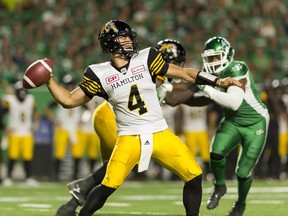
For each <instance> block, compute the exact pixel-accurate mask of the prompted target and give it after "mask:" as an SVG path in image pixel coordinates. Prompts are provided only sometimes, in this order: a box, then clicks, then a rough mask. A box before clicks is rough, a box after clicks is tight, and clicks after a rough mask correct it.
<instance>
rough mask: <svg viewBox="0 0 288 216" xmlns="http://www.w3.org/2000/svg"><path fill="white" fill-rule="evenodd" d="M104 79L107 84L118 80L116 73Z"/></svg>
mask: <svg viewBox="0 0 288 216" xmlns="http://www.w3.org/2000/svg"><path fill="white" fill-rule="evenodd" d="M105 80H106V83H107V84H111V83H114V82H116V81H118V80H119V75H118V74H114V75H112V76H109V77H107V78H106V79H105Z"/></svg>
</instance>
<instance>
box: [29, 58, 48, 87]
mask: <svg viewBox="0 0 288 216" xmlns="http://www.w3.org/2000/svg"><path fill="white" fill-rule="evenodd" d="M52 67H53V61H52V60H51V59H48V58H45V59H40V60H37V61H35V62H33V63H32V64H31V65H29V67H28V68H27V69H26V71H25V73H24V75H23V86H24V88H27V89H32V88H36V87H38V86H41V85H43V84H44V83H46V82H47V80H48V79H49V77H50V75H51V73H52Z"/></svg>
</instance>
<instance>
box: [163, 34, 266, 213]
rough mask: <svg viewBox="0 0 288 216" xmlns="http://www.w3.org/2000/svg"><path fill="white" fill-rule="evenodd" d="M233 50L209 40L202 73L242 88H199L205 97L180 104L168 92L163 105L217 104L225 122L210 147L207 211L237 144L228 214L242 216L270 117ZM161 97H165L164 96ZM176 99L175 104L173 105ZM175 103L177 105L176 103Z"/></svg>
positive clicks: (217, 195) (221, 185)
mask: <svg viewBox="0 0 288 216" xmlns="http://www.w3.org/2000/svg"><path fill="white" fill-rule="evenodd" d="M233 57H234V49H233V48H232V47H231V45H230V43H229V42H228V41H227V40H226V39H225V38H223V37H213V38H210V39H209V40H208V41H207V42H206V43H205V45H204V52H203V53H202V58H203V64H204V68H205V71H206V72H207V73H209V74H213V75H215V76H217V77H219V78H221V79H223V78H225V77H233V78H234V79H236V80H238V81H239V82H240V83H242V86H241V87H239V86H229V87H228V88H217V87H212V86H201V85H200V86H199V88H200V92H201V93H202V94H204V95H205V97H204V98H203V97H198V98H196V97H195V96H194V97H191V98H189V99H188V100H186V101H184V100H182V101H181V94H182V93H183V92H180V94H179V93H178V94H176V93H175V92H174V93H173V92H171V93H169V94H170V95H169V94H167V95H166V98H165V101H166V103H169V104H170V103H171V101H172V102H174V104H177V103H178V104H179V103H184V104H187V105H190V106H195V105H201V104H202V103H203V104H202V105H204V104H207V103H209V100H210V102H211V101H214V102H216V103H217V104H219V105H220V106H221V107H222V108H223V111H224V118H223V119H222V121H221V122H220V123H219V125H218V128H217V130H216V133H215V135H214V137H213V139H212V144H211V147H210V168H211V171H212V172H213V175H214V178H215V182H214V189H213V192H212V194H211V196H210V198H209V199H208V202H207V208H208V209H214V208H216V207H217V206H218V204H219V201H220V199H221V197H222V196H224V195H225V193H226V191H227V188H226V185H225V179H224V170H225V164H226V159H225V158H226V156H227V155H228V154H229V152H230V151H232V150H233V149H235V148H237V147H238V146H239V144H240V146H241V148H240V152H239V156H238V161H237V166H236V171H235V172H236V175H237V182H238V198H237V200H236V202H235V204H234V206H233V208H232V209H231V211H230V212H229V214H228V215H229V216H241V215H243V213H244V211H245V206H246V198H247V195H248V193H249V190H250V187H251V184H252V175H251V174H252V171H253V168H254V167H255V165H256V163H257V161H258V159H259V157H260V155H261V153H262V150H263V148H264V145H265V142H266V136H267V130H268V124H269V113H268V110H267V108H266V106H265V104H264V103H263V102H262V101H261V99H260V97H259V93H258V91H257V89H256V85H255V83H254V79H253V77H252V74H251V73H250V71H249V68H248V66H247V65H246V63H245V62H243V61H236V60H234V59H233ZM163 95H164V94H163ZM176 99H177V101H176ZM175 101H176V102H177V103H176V102H175Z"/></svg>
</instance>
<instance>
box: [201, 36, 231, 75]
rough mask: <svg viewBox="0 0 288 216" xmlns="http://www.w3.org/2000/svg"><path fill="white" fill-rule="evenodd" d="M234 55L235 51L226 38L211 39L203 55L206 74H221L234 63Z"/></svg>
mask: <svg viewBox="0 0 288 216" xmlns="http://www.w3.org/2000/svg"><path fill="white" fill-rule="evenodd" d="M234 53H235V51H234V49H233V48H232V47H231V45H230V43H229V42H228V40H226V39H225V38H223V37H213V38H210V39H209V40H208V41H207V42H206V43H205V45H204V52H203V53H202V54H201V56H202V59H203V64H204V68H205V70H206V72H208V73H210V74H214V75H218V74H220V73H221V71H223V70H224V69H225V68H226V67H227V66H228V65H229V64H230V63H231V62H232V61H233V56H234Z"/></svg>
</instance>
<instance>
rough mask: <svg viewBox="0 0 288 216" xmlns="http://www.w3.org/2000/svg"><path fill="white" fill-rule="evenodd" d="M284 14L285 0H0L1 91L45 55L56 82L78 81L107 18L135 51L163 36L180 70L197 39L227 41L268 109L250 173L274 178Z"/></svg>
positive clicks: (197, 51) (287, 72)
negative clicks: (123, 26) (131, 39)
mask: <svg viewBox="0 0 288 216" xmlns="http://www.w3.org/2000/svg"><path fill="white" fill-rule="evenodd" d="M287 10H288V1H285V0H219V1H208V0H195V1H191V0H177V1H174V0H166V1H160V0H97V1H95V0H86V1H80V0H0V80H1V83H0V87H1V88H2V87H3V86H4V85H6V84H14V83H15V82H16V81H17V80H18V79H19V78H21V77H22V75H23V72H24V71H25V69H26V68H27V65H29V64H30V63H32V62H33V61H35V60H36V59H40V58H44V57H47V58H51V59H53V60H54V66H53V73H54V77H55V78H56V79H58V81H61V80H62V78H63V77H64V76H65V75H66V74H71V75H72V76H73V77H74V79H75V81H76V82H78V81H80V79H81V78H82V74H83V71H84V69H85V68H86V66H87V65H89V64H93V63H98V62H101V61H106V60H107V57H106V55H104V54H103V53H102V51H101V49H100V47H99V44H98V32H99V29H100V27H101V26H102V25H103V24H104V23H106V22H107V21H108V20H110V19H122V20H125V21H128V22H129V24H130V25H131V26H132V27H133V28H135V30H136V32H137V33H138V36H139V41H140V44H141V48H145V47H147V46H154V45H155V43H156V42H157V41H159V40H161V39H164V38H173V39H176V40H178V41H180V42H181V43H182V44H183V45H184V47H185V49H186V51H187V61H186V66H197V67H201V66H202V59H201V53H202V49H203V44H204V42H205V41H207V39H208V38H210V37H212V36H215V35H220V36H223V37H226V38H227V39H228V40H229V41H230V42H231V45H232V46H233V48H234V49H235V51H236V52H235V59H237V60H243V61H245V62H246V63H247V64H248V66H249V68H250V70H251V72H252V74H253V75H254V78H255V81H256V83H257V85H258V87H259V89H260V90H261V91H262V98H263V99H264V101H265V102H266V103H267V104H268V106H269V111H270V114H271V127H270V135H269V136H268V140H267V145H266V149H265V150H264V154H263V156H262V158H261V161H260V162H259V164H260V165H259V166H258V167H259V168H257V169H256V174H255V175H257V176H259V177H267V176H268V177H272V178H279V175H280V173H283V171H284V170H285V172H284V173H286V175H287V167H288V166H287V165H285V166H284V165H283V164H287V142H288V138H287V137H288V135H287V134H288V129H287V122H288V118H287V110H288V99H287V98H288V90H287V88H288V87H287V86H288V80H287V77H288V39H287V38H288V11H287ZM285 127H286V128H285ZM282 132H283V133H284V134H285V136H286V141H283V140H282V139H281V142H284V143H285V144H283V145H284V146H285V145H286V147H283V148H282V147H280V146H279V143H280V141H279V139H280V137H281V136H280V133H282ZM285 136H284V137H285ZM281 148H282V149H281ZM280 149H281V150H280ZM267 164H269V165H267ZM280 164H282V165H280ZM283 167H286V168H283Z"/></svg>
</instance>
